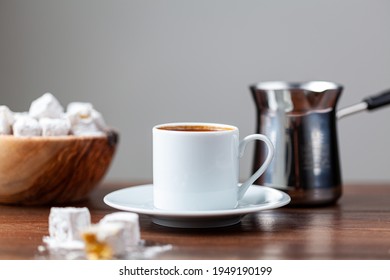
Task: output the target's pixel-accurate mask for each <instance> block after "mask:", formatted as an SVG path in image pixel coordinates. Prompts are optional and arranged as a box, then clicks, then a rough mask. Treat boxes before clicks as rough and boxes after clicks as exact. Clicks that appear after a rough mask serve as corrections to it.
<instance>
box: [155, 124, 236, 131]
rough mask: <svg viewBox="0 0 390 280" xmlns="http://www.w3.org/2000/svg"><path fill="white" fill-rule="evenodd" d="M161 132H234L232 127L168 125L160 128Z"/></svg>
mask: <svg viewBox="0 0 390 280" xmlns="http://www.w3.org/2000/svg"><path fill="white" fill-rule="evenodd" d="M158 129H161V130H170V131H185V132H212V131H232V130H234V128H232V127H224V126H211V125H172V126H171V125H168V126H162V127H158Z"/></svg>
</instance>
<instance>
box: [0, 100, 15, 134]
mask: <svg viewBox="0 0 390 280" xmlns="http://www.w3.org/2000/svg"><path fill="white" fill-rule="evenodd" d="M14 121H15V120H14V117H13V114H12V112H11V110H10V109H9V108H8V107H7V106H4V105H2V106H0V135H1V134H6V135H9V134H12V124H13V123H14Z"/></svg>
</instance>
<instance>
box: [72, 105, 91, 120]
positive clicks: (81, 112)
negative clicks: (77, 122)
mask: <svg viewBox="0 0 390 280" xmlns="http://www.w3.org/2000/svg"><path fill="white" fill-rule="evenodd" d="M92 110H93V106H92V104H91V103H87V102H71V103H69V104H68V107H67V108H66V113H67V114H69V115H78V116H79V117H81V118H89V117H90V116H91V114H92Z"/></svg>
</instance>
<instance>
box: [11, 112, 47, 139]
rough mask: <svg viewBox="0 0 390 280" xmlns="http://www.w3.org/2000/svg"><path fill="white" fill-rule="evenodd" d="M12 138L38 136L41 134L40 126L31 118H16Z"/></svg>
mask: <svg viewBox="0 0 390 280" xmlns="http://www.w3.org/2000/svg"><path fill="white" fill-rule="evenodd" d="M12 130H13V133H14V136H26V137H28V136H40V135H41V134H42V129H41V126H40V125H39V123H38V121H37V120H36V119H34V118H32V117H29V116H24V117H18V118H17V119H16V121H15V122H14V124H13V126H12Z"/></svg>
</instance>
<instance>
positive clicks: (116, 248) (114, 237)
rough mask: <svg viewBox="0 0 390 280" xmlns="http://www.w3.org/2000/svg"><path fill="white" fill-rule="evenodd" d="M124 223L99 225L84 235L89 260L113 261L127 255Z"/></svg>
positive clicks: (92, 227)
mask: <svg viewBox="0 0 390 280" xmlns="http://www.w3.org/2000/svg"><path fill="white" fill-rule="evenodd" d="M124 232H125V226H124V224H123V223H114V222H112V223H105V224H102V223H99V224H96V225H92V226H90V227H89V228H88V229H86V230H84V231H83V233H82V236H83V239H84V242H85V248H86V251H87V255H88V258H90V259H111V258H113V257H116V256H122V255H124V254H125V253H126V241H125V234H124Z"/></svg>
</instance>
